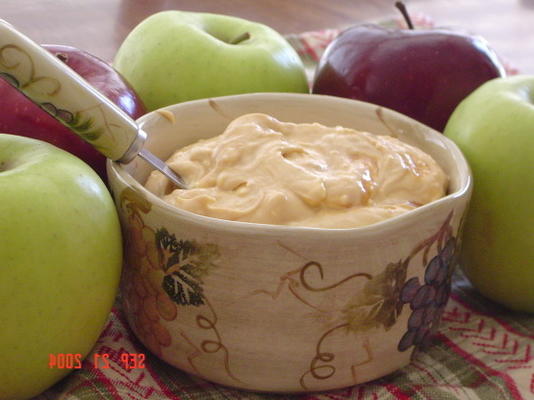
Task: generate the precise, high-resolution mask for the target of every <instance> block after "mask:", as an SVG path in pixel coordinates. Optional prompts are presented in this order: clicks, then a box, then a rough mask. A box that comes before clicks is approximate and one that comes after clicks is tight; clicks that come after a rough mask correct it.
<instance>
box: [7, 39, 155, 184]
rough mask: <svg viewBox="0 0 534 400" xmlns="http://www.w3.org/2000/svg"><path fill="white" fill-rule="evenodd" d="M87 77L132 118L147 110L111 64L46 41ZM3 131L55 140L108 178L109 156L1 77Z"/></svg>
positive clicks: (68, 47) (55, 53)
mask: <svg viewBox="0 0 534 400" xmlns="http://www.w3.org/2000/svg"><path fill="white" fill-rule="evenodd" d="M43 47H44V48H46V49H47V50H48V51H50V52H51V53H52V54H54V55H56V56H57V57H58V58H59V59H60V60H62V61H63V62H65V63H66V64H67V65H68V66H69V67H70V68H72V69H73V70H74V71H76V72H77V73H78V74H79V75H81V76H82V77H83V78H85V79H86V80H87V81H88V82H89V83H90V84H91V85H92V86H94V87H95V88H96V89H97V90H99V91H100V92H101V93H102V94H103V95H105V96H106V97H108V98H109V99H110V100H111V101H113V102H114V103H115V104H117V105H118V106H119V107H120V108H121V109H122V110H123V111H125V112H126V113H127V114H128V115H130V117H132V118H133V119H137V118H138V117H140V116H141V115H143V114H144V113H145V108H144V106H143V103H142V102H141V100H140V99H139V97H138V96H137V94H136V93H135V91H134V90H133V88H132V87H131V86H130V85H129V84H128V83H127V82H126V80H125V79H124V78H123V77H122V76H121V75H120V74H119V73H118V72H117V71H115V70H114V69H113V68H112V67H111V65H110V64H108V63H107V62H105V61H103V60H101V59H100V58H98V57H95V56H93V55H91V54H89V53H87V52H85V51H83V50H80V49H77V48H74V47H70V46H60V45H43ZM0 132H2V133H12V134H17V135H20V136H27V137H32V138H35V139H40V140H44V141H46V142H49V143H52V144H53V145H56V146H57V147H60V148H62V149H64V150H67V151H69V152H70V153H72V154H74V155H76V156H77V157H79V158H81V159H82V160H84V161H85V162H86V163H87V164H89V165H90V166H91V167H93V169H94V170H95V171H96V172H97V173H98V174H99V175H100V177H101V178H102V179H103V180H104V181H107V178H106V158H105V157H104V156H103V155H102V154H100V153H99V152H98V151H97V150H95V149H94V148H93V147H92V146H91V145H90V144H88V143H86V142H85V141H83V140H82V139H80V138H79V137H78V136H77V135H76V134H74V133H73V132H71V131H70V130H69V129H68V128H67V127H65V126H64V125H62V124H61V123H60V122H58V121H57V120H55V119H54V118H53V117H52V116H50V115H49V114H48V113H46V112H45V111H43V110H41V108H39V107H38V106H37V105H35V104H34V103H32V102H31V101H30V100H28V99H27V98H26V97H24V96H23V95H22V94H21V93H19V92H18V91H17V90H16V89H14V88H13V87H12V86H11V85H9V84H8V83H7V82H6V81H4V80H3V79H0Z"/></svg>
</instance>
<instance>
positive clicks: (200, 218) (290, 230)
mask: <svg viewBox="0 0 534 400" xmlns="http://www.w3.org/2000/svg"><path fill="white" fill-rule="evenodd" d="M280 96H282V97H287V98H294V99H295V100H303V101H306V100H311V98H327V99H328V100H327V101H329V102H342V103H347V102H351V103H359V107H364V108H372V109H374V110H376V108H377V107H378V108H381V109H382V110H383V111H384V112H385V113H387V114H390V115H391V116H394V117H395V118H396V119H400V120H403V121H404V122H407V123H410V124H414V125H418V126H420V127H422V128H423V129H424V131H425V135H431V137H433V139H435V140H437V141H438V142H440V143H441V144H443V145H444V147H445V148H446V149H447V150H448V151H449V152H450V153H451V155H450V156H451V157H452V158H453V159H454V160H456V161H457V162H460V165H459V166H458V169H459V170H460V171H465V176H463V177H462V179H460V182H461V183H462V181H463V185H461V186H460V187H459V188H458V190H456V191H454V192H452V193H448V194H447V195H445V196H443V197H441V198H439V199H437V200H434V201H432V202H430V203H427V204H424V205H422V206H420V207H417V208H416V209H413V210H410V211H408V212H406V213H403V214H400V215H397V216H394V217H392V218H388V219H386V220H383V221H379V222H376V223H373V224H370V225H363V226H358V227H353V228H318V227H308V226H293V225H276V224H261V223H255V222H245V221H232V220H224V219H219V218H214V217H208V216H205V215H200V214H196V213H193V212H191V211H187V210H183V209H180V208H178V207H175V206H172V205H170V204H168V203H166V202H165V201H164V200H162V199H161V198H159V197H158V196H156V195H155V194H153V193H152V192H150V191H148V190H147V189H146V188H145V187H144V186H143V185H142V184H141V183H140V182H139V181H138V180H137V179H135V178H134V177H133V176H132V175H131V174H130V173H129V172H128V171H127V170H126V168H125V166H124V165H123V164H121V163H119V162H117V161H112V160H110V159H108V160H107V170H108V180H109V181H110V185H111V186H113V180H114V179H118V180H119V181H121V182H122V184H123V185H124V186H127V187H131V188H132V189H134V190H135V192H136V193H137V194H140V195H142V196H143V197H144V198H145V199H146V200H148V201H149V202H150V203H151V204H152V206H153V207H154V206H156V207H158V208H159V209H161V210H162V211H163V212H165V213H166V214H171V215H174V216H176V217H179V218H181V219H183V220H186V221H188V222H191V223H195V224H198V225H204V226H206V227H208V228H209V229H212V230H225V231H228V230H232V231H234V232H246V233H249V234H263V235H276V236H278V235H279V234H280V233H284V234H296V235H303V234H311V235H317V234H326V235H340V236H343V235H347V234H348V233H358V234H362V235H363V234H365V235H368V234H375V233H380V232H383V231H384V229H385V228H388V227H394V226H397V225H399V224H410V221H412V220H418V218H419V216H421V214H423V215H424V214H427V213H428V212H430V211H431V210H432V209H433V208H440V207H442V206H446V205H447V203H451V202H453V201H455V200H457V199H460V198H463V197H467V198H469V196H470V194H471V191H472V186H473V177H472V173H471V168H470V167H469V164H468V162H467V160H466V158H465V156H464V155H463V153H462V152H461V150H460V149H459V147H458V146H457V145H456V144H455V143H454V142H453V141H452V140H451V139H449V138H447V137H446V136H444V135H443V134H442V133H439V132H437V131H435V130H434V129H432V128H430V127H428V126H426V125H424V124H422V123H420V122H418V121H416V120H414V119H413V118H411V117H408V116H406V115H404V114H401V113H399V112H397V111H395V110H391V109H389V108H387V107H382V106H378V105H376V104H372V103H368V102H363V101H360V100H355V99H349V98H342V97H336V96H329V95H319V94H305V93H270V92H266V93H246V94H237V95H229V96H220V97H211V98H204V99H198V100H192V101H188V102H182V103H177V104H172V105H169V106H166V107H162V108H159V109H157V110H154V111H151V112H148V113H147V114H145V115H143V116H141V117H140V118H139V119H137V121H136V122H137V124H138V125H139V126H144V125H145V124H146V123H147V122H148V121H149V120H151V119H155V118H163V117H162V115H161V113H160V112H161V111H170V112H173V110H175V109H177V108H181V107H184V106H191V105H193V106H194V105H195V103H208V102H213V101H215V102H221V101H222V102H224V101H232V100H234V99H238V100H239V99H246V98H266V99H269V98H273V97H280Z"/></svg>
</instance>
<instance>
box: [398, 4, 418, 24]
mask: <svg viewBox="0 0 534 400" xmlns="http://www.w3.org/2000/svg"><path fill="white" fill-rule="evenodd" d="M395 7H397V8H398V9H399V11H400V12H401V14H402V16H403V17H404V20H405V21H406V25H408V28H409V29H413V28H414V26H413V23H412V19H411V18H410V14H408V10H407V9H406V6H405V5H404V3H403V2H402V1H396V2H395Z"/></svg>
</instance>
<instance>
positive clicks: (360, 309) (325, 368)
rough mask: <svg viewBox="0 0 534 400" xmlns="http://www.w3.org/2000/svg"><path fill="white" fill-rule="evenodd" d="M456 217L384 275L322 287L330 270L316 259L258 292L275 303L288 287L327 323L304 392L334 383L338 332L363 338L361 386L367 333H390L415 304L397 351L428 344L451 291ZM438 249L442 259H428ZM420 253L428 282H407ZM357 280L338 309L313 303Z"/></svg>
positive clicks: (368, 356)
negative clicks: (316, 383)
mask: <svg viewBox="0 0 534 400" xmlns="http://www.w3.org/2000/svg"><path fill="white" fill-rule="evenodd" d="M452 215H453V213H452V212H451V213H450V214H449V215H448V216H447V218H446V219H445V220H444V222H443V223H442V225H441V226H440V228H439V229H438V231H437V232H436V233H435V234H433V235H431V236H430V237H428V238H427V239H425V240H423V241H422V242H421V243H419V244H418V245H417V246H415V248H414V249H413V250H412V251H411V252H410V254H409V255H408V256H407V257H406V258H404V259H401V260H399V261H395V262H390V263H389V264H388V265H386V267H385V268H384V270H382V271H381V272H379V273H375V274H373V273H370V272H359V273H354V274H351V275H349V276H347V277H345V278H343V279H341V280H339V281H337V282H333V283H329V284H323V285H318V284H317V283H312V281H313V282H317V281H319V282H324V281H327V279H328V277H327V273H328V271H327V268H325V267H324V266H323V265H322V264H321V263H319V262H317V261H308V262H306V263H305V264H304V265H302V266H301V267H299V268H297V269H295V270H291V271H289V272H287V273H286V274H284V275H283V276H281V277H280V283H279V285H278V287H277V288H276V289H275V290H265V289H259V290H256V291H254V292H253V293H252V295H259V294H266V295H269V296H270V297H272V298H273V300H276V299H277V298H278V297H279V296H280V295H281V294H282V292H283V291H284V290H285V289H286V288H287V290H288V291H289V292H290V293H291V294H292V295H293V296H294V297H295V299H297V300H298V301H299V302H301V303H302V304H304V305H305V306H307V307H309V308H310V309H312V310H314V312H315V314H314V315H315V317H316V318H317V319H318V320H319V321H322V322H324V321H328V328H327V329H326V330H325V331H324V332H323V333H322V334H321V335H320V337H319V339H318V340H317V342H316V345H315V350H314V354H313V356H312V357H311V359H310V361H309V364H308V369H307V370H306V371H304V372H303V374H302V375H301V377H300V386H301V387H302V388H303V389H304V390H310V389H311V388H310V383H312V382H313V380H325V379H329V378H331V377H332V376H334V375H335V374H336V373H337V372H338V371H337V369H336V366H335V363H334V362H335V359H336V354H335V353H334V352H333V351H330V350H328V342H329V339H330V338H332V337H334V336H335V335H336V334H345V335H346V334H352V335H355V336H356V337H357V338H359V339H360V340H358V341H357V343H358V344H359V345H360V346H361V348H362V351H363V353H362V357H361V359H360V361H358V362H355V363H353V364H352V365H351V368H350V372H349V373H350V375H351V376H352V379H353V382H354V383H358V368H359V367H361V366H363V365H365V364H368V363H370V362H372V361H373V360H374V356H373V353H372V351H371V346H370V345H369V337H368V336H367V335H368V334H369V332H370V331H372V330H373V329H384V330H386V331H388V330H389V329H391V327H393V325H395V323H396V322H397V319H398V317H399V316H400V314H401V312H402V310H403V308H404V305H406V304H409V305H410V308H411V311H412V313H411V316H410V317H409V319H408V326H407V330H406V333H405V334H404V335H403V337H402V338H401V340H400V341H399V343H398V346H397V348H398V350H399V351H401V352H402V351H406V350H408V349H409V348H410V347H412V346H413V347H416V348H417V347H419V346H423V345H424V344H426V343H427V342H428V340H429V338H430V337H431V333H432V332H433V331H434V330H435V329H436V326H437V324H438V322H439V319H440V317H441V314H442V312H443V309H444V307H445V303H446V301H447V299H448V296H449V291H450V279H451V275H452V269H453V268H452V265H453V259H454V257H455V254H456V251H457V241H456V238H455V237H454V236H453V229H452V226H451V219H452ZM283 247H284V246H283ZM433 248H435V250H436V251H437V255H436V256H434V257H432V258H430V259H429V254H430V252H431V249H433ZM289 250H290V249H289ZM290 251H291V250H290ZM418 254H419V255H420V256H421V259H422V265H421V266H422V267H423V268H425V273H424V282H423V283H420V282H419V278H417V277H416V278H411V279H408V280H406V278H407V272H408V267H409V266H410V263H411V261H412V259H413V258H414V257H415V256H416V255H418ZM355 280H363V281H364V282H363V285H362V286H361V289H360V290H355V291H354V295H353V296H352V297H350V298H349V299H348V300H347V301H346V302H345V303H344V304H342V305H341V307H339V308H338V310H334V311H333V310H332V307H331V306H329V307H325V306H322V305H321V304H320V301H319V300H318V299H315V302H314V296H313V295H314V294H317V293H320V292H327V291H332V290H335V289H336V288H338V287H341V286H343V285H347V284H349V282H352V281H355ZM334 312H337V314H336V316H335V317H334V318H333V320H332V319H330V320H329V318H328V317H327V316H328V315H329V314H330V315H331V314H333V313H334Z"/></svg>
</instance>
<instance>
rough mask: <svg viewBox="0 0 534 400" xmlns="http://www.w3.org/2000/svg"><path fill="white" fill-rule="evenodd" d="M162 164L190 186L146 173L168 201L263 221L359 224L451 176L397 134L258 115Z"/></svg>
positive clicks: (417, 200)
mask: <svg viewBox="0 0 534 400" xmlns="http://www.w3.org/2000/svg"><path fill="white" fill-rule="evenodd" d="M167 164H168V165H169V166H170V167H171V168H172V169H173V170H175V171H176V172H178V173H179V174H180V175H181V176H182V177H183V178H184V180H185V181H186V182H187V185H188V187H189V189H187V190H182V189H174V190H173V186H172V184H171V183H170V182H169V180H168V179H167V178H165V177H164V176H163V175H162V174H161V173H160V172H157V171H154V172H152V173H151V175H150V176H149V177H148V180H147V182H146V188H147V189H148V190H149V191H151V192H152V193H154V194H155V195H157V196H159V197H161V198H162V199H163V200H164V201H166V202H167V203H169V204H171V205H173V206H176V207H178V208H181V209H184V210H188V211H191V212H193V213H196V214H201V215H205V216H209V217H214V218H219V219H225V220H232V221H244V222H255V223H261V224H276V225H294V226H306V227H318V228H333V229H335V228H337V229H340V228H354V227H360V226H364V225H369V224H373V223H376V222H379V221H383V220H385V219H388V218H392V217H394V216H397V215H400V214H403V213H405V212H407V211H410V210H413V209H414V208H416V207H419V206H421V205H423V204H426V203H429V202H431V201H433V200H436V199H439V198H440V197H442V196H444V195H445V192H446V189H447V184H448V179H447V176H446V175H445V173H444V172H443V170H442V169H441V168H440V166H439V165H438V164H437V163H436V161H434V159H432V157H430V156H429V155H428V154H426V153H425V152H423V151H422V150H420V149H418V148H416V147H413V146H410V145H408V144H406V143H404V142H402V141H400V140H398V139H396V138H393V137H390V136H379V135H375V134H372V133H368V132H360V131H357V130H353V129H347V128H343V127H339V126H337V127H326V126H323V125H320V124H318V123H305V124H295V123H287V122H280V121H278V120H276V119H275V118H273V117H271V116H269V115H265V114H259V113H257V114H246V115H243V116H241V117H239V118H237V119H235V120H233V121H232V122H231V123H230V124H229V125H228V127H227V128H226V130H225V131H224V132H223V133H222V134H220V135H219V136H216V137H213V138H210V139H206V140H200V141H198V142H196V143H194V144H191V145H189V146H186V147H184V148H182V149H179V150H178V151H176V153H174V154H173V155H172V156H171V157H170V159H169V160H168V161H167Z"/></svg>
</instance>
